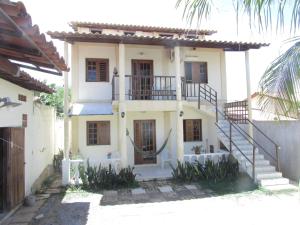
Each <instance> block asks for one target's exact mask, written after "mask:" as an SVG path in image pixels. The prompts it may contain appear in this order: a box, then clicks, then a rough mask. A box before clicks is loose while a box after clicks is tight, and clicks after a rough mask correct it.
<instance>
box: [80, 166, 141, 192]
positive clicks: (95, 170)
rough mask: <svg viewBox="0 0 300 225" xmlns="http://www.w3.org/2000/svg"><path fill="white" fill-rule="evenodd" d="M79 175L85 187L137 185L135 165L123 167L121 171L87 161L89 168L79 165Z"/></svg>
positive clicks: (103, 187) (112, 187) (95, 188)
mask: <svg viewBox="0 0 300 225" xmlns="http://www.w3.org/2000/svg"><path fill="white" fill-rule="evenodd" d="M78 169H79V176H80V178H81V181H82V186H83V188H86V189H92V190H102V189H115V188H120V187H131V186H136V185H137V181H136V179H135V178H136V175H135V174H134V173H133V170H134V168H133V167H130V166H129V167H127V168H122V169H121V170H120V172H119V173H116V171H115V170H114V169H113V168H112V166H111V165H109V166H108V167H105V166H102V165H101V164H100V165H99V166H98V167H97V166H91V165H90V163H89V161H88V162H87V168H86V170H85V168H84V166H83V165H81V166H79V168H78Z"/></svg>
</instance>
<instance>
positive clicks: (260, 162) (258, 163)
mask: <svg viewBox="0 0 300 225" xmlns="http://www.w3.org/2000/svg"><path fill="white" fill-rule="evenodd" d="M241 161H242V162H243V163H246V166H247V167H248V166H252V164H251V163H250V162H249V161H248V160H246V159H243V160H241ZM255 165H256V166H269V165H270V162H269V161H268V160H255Z"/></svg>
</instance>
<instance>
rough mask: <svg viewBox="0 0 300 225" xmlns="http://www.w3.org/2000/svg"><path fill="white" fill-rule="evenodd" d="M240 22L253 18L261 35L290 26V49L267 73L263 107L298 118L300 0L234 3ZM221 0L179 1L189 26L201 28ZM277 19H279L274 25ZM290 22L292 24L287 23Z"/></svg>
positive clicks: (238, 0) (263, 83)
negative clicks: (195, 25)
mask: <svg viewBox="0 0 300 225" xmlns="http://www.w3.org/2000/svg"><path fill="white" fill-rule="evenodd" d="M232 2H233V5H234V8H235V12H236V22H238V21H239V18H240V15H241V14H246V15H247V16H248V18H249V26H250V28H251V27H252V26H256V27H258V28H259V30H260V31H262V32H266V31H270V30H272V26H274V24H275V25H276V30H283V28H284V27H285V25H286V24H287V23H288V24H289V28H290V34H291V36H294V37H293V38H291V39H290V40H289V41H288V42H287V44H288V45H289V47H288V49H287V50H286V51H285V52H284V53H282V54H281V55H280V56H279V57H278V58H276V59H275V60H274V61H273V62H272V63H271V64H270V65H269V67H268V68H267V70H266V71H265V72H264V74H263V76H262V78H261V80H260V82H259V87H260V92H261V94H260V105H261V107H262V109H268V108H269V109H272V110H274V111H275V112H276V113H279V114H282V113H283V114H284V115H286V116H293V117H294V116H295V114H296V115H298V109H299V102H300V101H299V100H300V99H299V98H300V37H297V36H295V33H296V31H297V30H298V29H299V27H300V0H232ZM218 3H220V0H219V1H217V0H178V1H177V3H176V7H177V8H178V7H179V6H181V5H183V6H184V7H183V18H185V19H186V20H187V22H188V23H189V24H192V22H194V21H196V22H197V25H200V24H201V23H202V22H203V21H204V20H207V19H209V16H210V15H211V13H212V10H214V9H215V8H217V4H218ZM274 18H275V19H276V20H275V21H276V22H275V23H274ZM286 19H287V20H288V21H286Z"/></svg>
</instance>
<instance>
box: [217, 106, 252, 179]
mask: <svg viewBox="0 0 300 225" xmlns="http://www.w3.org/2000/svg"><path fill="white" fill-rule="evenodd" d="M216 110H217V113H218V114H220V116H221V117H222V118H223V119H224V120H226V118H225V115H224V114H223V113H222V112H221V111H220V110H218V109H216ZM226 121H227V122H228V123H229V135H228V134H227V133H226V131H224V130H223V129H222V128H221V126H220V125H219V124H218V121H217V122H216V123H215V125H216V126H217V127H218V128H219V130H220V131H221V132H222V133H223V134H224V135H225V136H226V137H227V139H228V140H229V152H230V153H232V146H233V145H234V146H235V148H236V150H238V151H239V152H240V153H241V154H242V155H243V156H244V157H245V159H246V160H247V161H248V162H249V163H250V165H251V167H252V177H253V179H255V158H256V157H255V154H256V152H255V150H256V146H255V145H253V143H251V142H249V143H250V144H251V145H252V160H251V159H249V157H248V156H246V155H245V153H244V152H243V151H242V150H241V149H240V148H239V147H238V145H237V144H236V143H235V141H234V140H233V130H234V131H237V132H238V133H239V134H240V135H241V136H242V137H243V138H245V139H246V140H248V139H247V137H246V135H245V133H244V132H243V130H241V128H240V127H239V126H238V125H237V124H235V123H233V122H232V121H230V120H226ZM248 141H249V140H248Z"/></svg>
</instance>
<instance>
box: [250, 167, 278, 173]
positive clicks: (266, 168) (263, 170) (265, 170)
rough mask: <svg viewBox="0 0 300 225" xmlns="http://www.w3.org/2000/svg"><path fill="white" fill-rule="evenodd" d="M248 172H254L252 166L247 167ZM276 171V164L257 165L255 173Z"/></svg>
mask: <svg viewBox="0 0 300 225" xmlns="http://www.w3.org/2000/svg"><path fill="white" fill-rule="evenodd" d="M247 172H248V174H252V167H251V166H250V167H247ZM265 172H276V170H275V167H274V166H270V165H269V166H256V167H255V173H257V174H258V173H265Z"/></svg>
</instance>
